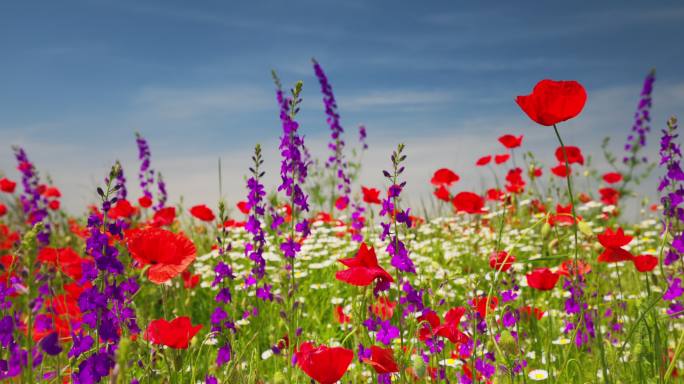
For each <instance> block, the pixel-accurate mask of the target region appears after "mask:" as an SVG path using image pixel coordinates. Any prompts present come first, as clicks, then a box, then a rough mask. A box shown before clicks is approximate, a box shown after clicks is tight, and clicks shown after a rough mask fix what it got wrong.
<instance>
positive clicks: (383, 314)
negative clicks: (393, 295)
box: [371, 296, 397, 320]
mask: <svg viewBox="0 0 684 384" xmlns="http://www.w3.org/2000/svg"><path fill="white" fill-rule="evenodd" d="M396 306H397V303H396V301H391V300H390V299H388V298H386V297H384V296H382V297H379V298H378V301H377V302H376V303H375V304H373V305H372V306H371V310H372V311H373V314H374V315H375V316H378V317H380V318H381V319H383V320H387V319H391V318H392V316H393V315H394V308H395V307H396Z"/></svg>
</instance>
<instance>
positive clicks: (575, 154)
mask: <svg viewBox="0 0 684 384" xmlns="http://www.w3.org/2000/svg"><path fill="white" fill-rule="evenodd" d="M565 153H566V154H567V155H568V163H569V164H580V165H584V156H583V155H582V150H580V149H579V148H578V147H575V146H572V145H566V146H565ZM556 159H557V160H558V163H560V164H565V156H563V147H558V148H557V149H556Z"/></svg>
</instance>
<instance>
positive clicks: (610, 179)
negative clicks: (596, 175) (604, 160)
mask: <svg viewBox="0 0 684 384" xmlns="http://www.w3.org/2000/svg"><path fill="white" fill-rule="evenodd" d="M603 181H605V182H606V183H608V184H615V183H619V182H621V181H622V175H621V174H620V173H618V172H608V173H604V174H603Z"/></svg>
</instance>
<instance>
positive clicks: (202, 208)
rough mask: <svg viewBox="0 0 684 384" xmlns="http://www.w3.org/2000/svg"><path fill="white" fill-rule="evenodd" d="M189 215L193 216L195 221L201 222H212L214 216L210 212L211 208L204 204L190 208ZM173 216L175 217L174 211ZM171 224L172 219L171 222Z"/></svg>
mask: <svg viewBox="0 0 684 384" xmlns="http://www.w3.org/2000/svg"><path fill="white" fill-rule="evenodd" d="M190 214H191V215H193V216H194V217H195V218H196V219H199V220H202V221H214V219H215V218H216V216H214V212H213V211H212V210H211V208H209V207H207V206H206V205H204V204H201V205H195V206H194V207H192V208H190ZM174 216H175V211H174ZM171 221H172V222H173V219H172V220H171Z"/></svg>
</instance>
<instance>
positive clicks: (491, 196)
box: [487, 188, 505, 201]
mask: <svg viewBox="0 0 684 384" xmlns="http://www.w3.org/2000/svg"><path fill="white" fill-rule="evenodd" d="M504 195H505V193H504V192H503V191H501V190H499V189H496V188H490V189H488V190H487V200H491V201H500V200H501V199H503V197H504Z"/></svg>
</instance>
